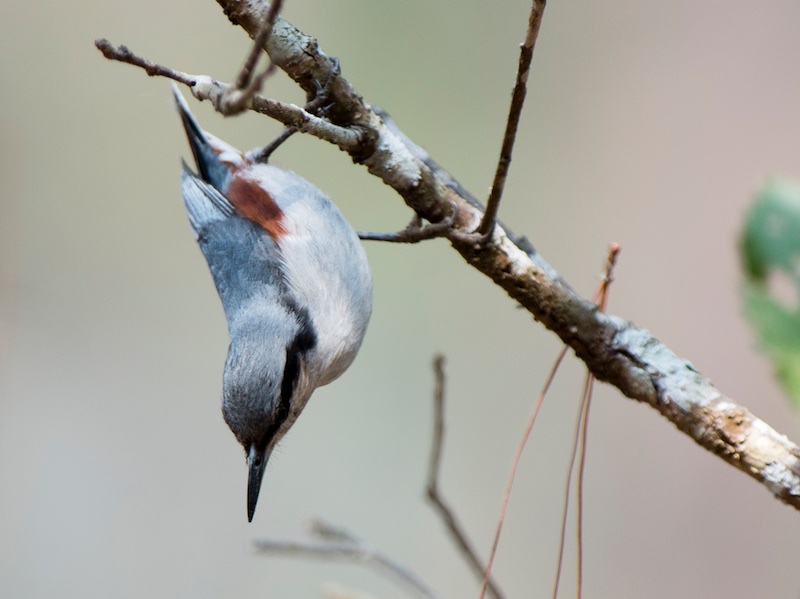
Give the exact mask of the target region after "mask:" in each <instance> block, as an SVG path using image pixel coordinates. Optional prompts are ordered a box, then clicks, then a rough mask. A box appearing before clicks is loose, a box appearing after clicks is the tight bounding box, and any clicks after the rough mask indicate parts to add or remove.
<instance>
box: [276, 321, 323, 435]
mask: <svg viewBox="0 0 800 599" xmlns="http://www.w3.org/2000/svg"><path fill="white" fill-rule="evenodd" d="M292 308H293V309H294V311H295V314H296V315H297V317H298V321H299V322H300V330H299V331H298V333H297V335H295V337H294V339H293V340H292V342H291V343H290V344H289V345H288V346H287V348H286V363H285V365H284V367H283V379H282V380H281V396H280V401H279V403H278V405H277V408H276V414H275V416H276V417H275V420H274V422H273V425H272V426H271V427H270V430H269V431H267V434H266V435H265V439H266V441H267V442H268V441H269V440H270V439H272V437H274V436H275V434H276V433H277V432H278V430H280V428H281V426H283V423H284V422H286V419H287V418H288V417H289V413H290V411H291V408H292V396H293V395H294V392H295V388H296V387H297V381H298V380H299V379H300V368H301V365H302V364H301V360H302V359H303V357H304V356H305V354H306V353H307V352H308V351H309V350H311V349H313V348H314V346H315V345H316V344H317V335H316V332H315V331H314V327H313V325H312V323H311V319H310V318H309V316H308V312H306V311H305V310H298V309H297V308H296V307H295V306H292Z"/></svg>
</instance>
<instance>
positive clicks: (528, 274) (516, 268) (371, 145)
mask: <svg viewBox="0 0 800 599" xmlns="http://www.w3.org/2000/svg"><path fill="white" fill-rule="evenodd" d="M217 2H218V3H219V4H220V5H221V6H222V8H223V10H224V11H225V14H226V15H227V16H228V18H229V19H230V20H231V21H232V22H233V23H235V24H237V25H240V26H242V27H243V28H244V29H245V30H246V31H247V32H248V33H249V34H250V35H251V37H252V36H255V35H256V34H257V33H258V31H259V28H260V25H261V23H263V22H264V16H265V13H266V11H267V10H268V7H267V4H266V2H263V1H260V0H217ZM265 49H266V50H267V52H268V53H269V55H270V57H271V59H272V61H273V62H274V63H275V64H276V65H278V66H279V67H280V68H281V69H283V70H284V71H285V72H286V73H287V74H288V75H289V76H290V77H291V78H292V79H294V80H295V81H297V83H298V84H299V85H300V86H301V87H303V89H305V90H306V91H307V93H309V94H312V93H315V91H316V89H317V86H318V83H317V82H319V81H325V80H326V79H327V77H328V76H331V74H332V73H334V71H335V66H336V63H335V61H334V60H333V59H331V58H329V57H328V56H326V55H325V54H324V53H323V52H321V51H320V50H319V47H318V44H317V42H316V40H314V39H313V38H311V37H310V36H307V35H305V34H304V33H302V32H301V31H299V30H298V29H297V28H295V27H294V26H293V25H291V24H289V23H288V22H287V21H286V20H285V19H283V18H282V17H281V16H278V17H277V18H276V20H275V24H274V25H273V29H272V34H271V35H270V36H269V39H268V41H267V43H266V47H265ZM219 85H221V84H218V83H217V82H214V81H213V80H212V79H211V78H210V77H206V78H202V79H201V78H197V79H196V81H195V85H194V87H193V93H195V95H196V96H198V97H200V96H202V95H203V94H200V95H198V93H199V92H198V89H197V88H203V87H204V86H206V87H208V86H212V87H214V86H219ZM212 91H213V90H212ZM329 94H330V100H331V107H330V109H329V110H328V111H326V116H327V117H328V120H329V121H330V122H327V121H326V120H325V119H319V118H318V117H313V115H309V114H308V113H306V112H305V111H303V110H302V109H300V108H298V107H296V106H294V107H293V106H292V105H287V104H282V103H280V102H274V101H272V100H269V101H267V100H266V99H264V101H265V102H268V103H274V104H270V106H271V108H270V109H269V111H267V110H263V111H264V112H265V113H266V114H270V112H272V114H270V116H274V118H278V120H280V121H281V122H282V123H284V124H288V123H287V120H291V119H289V114H293V115H295V116H296V117H297V118H298V119H299V120H300V121H301V126H297V125H295V124H293V123H292V124H288V126H293V127H296V128H297V129H300V130H301V131H306V132H309V133H312V134H313V135H317V136H319V137H320V138H322V139H325V140H326V141H329V142H332V143H336V144H337V145H339V147H341V148H342V149H343V150H345V151H347V152H348V153H349V154H350V155H351V156H352V158H353V160H354V161H355V162H357V163H360V164H364V165H365V166H366V167H367V169H368V170H369V172H370V173H372V174H373V175H375V176H377V177H380V178H381V179H382V180H383V181H384V182H385V183H386V184H387V185H389V186H391V187H392V188H393V189H395V190H396V191H397V192H398V193H399V194H400V195H401V196H402V198H403V199H404V201H405V202H406V204H408V206H410V207H411V208H412V209H413V210H414V211H415V212H416V213H417V214H419V215H420V216H421V217H423V218H425V219H427V220H428V221H430V222H431V223H438V222H440V221H442V220H444V219H446V218H447V216H448V215H449V214H452V210H453V205H455V206H456V207H457V210H458V212H457V215H458V216H457V218H456V219H455V222H454V224H453V229H454V231H459V232H460V233H462V234H461V235H455V234H450V235H448V239H449V240H450V243H451V244H452V246H453V248H454V249H455V250H456V251H458V252H459V253H460V254H461V255H462V256H463V258H464V259H465V260H466V261H467V262H468V263H469V264H470V265H472V266H473V267H474V268H476V269H478V270H479V271H480V272H482V273H484V274H485V275H486V276H487V277H489V278H490V279H491V280H492V281H493V282H494V283H495V284H497V285H499V286H500V287H501V288H503V289H504V290H505V291H506V292H507V293H508V294H509V295H510V296H511V297H512V298H513V299H514V300H516V301H517V302H518V303H519V304H520V305H521V306H522V307H524V308H525V309H526V310H528V311H529V312H530V313H531V315H532V316H533V317H534V318H535V319H536V320H538V321H539V322H541V323H542V324H543V325H544V326H546V327H547V328H548V329H550V330H551V331H553V332H554V333H556V334H557V335H558V336H559V337H560V338H561V339H562V340H563V341H564V342H565V343H566V344H567V345H569V346H570V347H571V348H572V349H573V350H574V351H575V354H576V355H577V356H578V358H580V359H581V360H583V361H584V362H585V363H586V365H587V367H588V368H589V369H590V370H591V372H592V373H593V374H594V376H596V377H597V379H598V380H601V381H605V382H607V383H610V384H612V385H614V386H615V387H617V388H618V389H619V390H620V391H622V392H623V393H624V394H625V395H627V396H628V397H630V398H633V399H636V400H637V401H641V402H644V403H647V404H648V405H650V406H652V407H653V408H655V409H656V410H658V412H660V413H661V414H662V415H664V416H665V417H666V418H667V419H669V420H670V421H671V422H673V423H674V424H675V426H677V427H678V429H680V430H681V431H683V432H685V433H686V434H687V435H689V436H690V437H691V438H692V439H694V440H695V441H697V443H699V444H700V445H701V446H703V447H704V448H706V449H707V450H709V451H711V452H713V453H715V454H717V455H719V456H720V457H721V458H723V459H724V460H725V461H727V462H728V463H729V464H731V465H733V466H735V467H736V468H738V469H740V470H741V471H743V472H745V473H747V474H748V475H749V476H751V477H753V478H754V479H756V480H757V481H759V482H761V483H762V484H764V485H765V486H766V487H767V488H768V489H769V490H770V491H771V492H772V493H773V494H774V495H775V496H776V497H778V498H779V499H781V500H782V501H784V502H786V503H788V504H790V505H792V506H794V507H795V508H796V509H800V448H798V446H797V445H796V444H795V443H793V442H791V441H789V439H787V438H786V437H785V436H784V435H781V434H779V433H778V432H776V431H775V430H774V429H772V428H771V427H770V426H769V425H767V424H766V423H765V422H763V421H762V420H760V419H758V418H756V417H755V416H754V415H753V414H751V413H750V412H749V411H748V410H747V409H746V408H744V407H742V406H739V405H737V404H736V403H734V402H733V401H732V400H731V399H730V398H728V397H727V396H725V395H724V394H723V393H721V392H720V391H719V390H717V389H716V388H715V387H714V386H713V385H712V384H711V382H710V381H709V380H708V379H706V378H705V377H703V376H702V375H701V374H700V373H698V372H697V371H696V370H695V369H694V367H693V366H692V365H691V364H690V363H689V362H687V361H686V360H683V359H681V358H679V357H678V356H676V355H675V354H674V353H673V352H672V351H671V350H670V349H669V348H667V347H666V346H665V345H663V344H662V343H661V342H659V341H658V340H657V339H656V338H655V337H654V336H653V335H652V334H651V333H649V332H648V331H646V330H644V329H640V328H638V327H636V326H634V325H633V324H632V323H630V322H628V321H626V320H623V319H621V318H618V317H614V316H608V315H605V314H603V313H601V312H600V311H599V310H598V309H597V307H596V306H595V305H594V304H593V303H591V302H589V301H587V300H586V299H584V298H582V297H580V296H579V295H578V294H576V293H575V292H574V291H573V290H572V289H571V288H570V286H569V285H568V284H567V283H566V282H565V281H564V280H563V279H562V278H561V277H560V276H559V275H558V273H557V272H556V271H555V270H554V269H553V268H552V267H551V266H550V265H549V264H548V263H547V262H546V261H545V260H544V259H543V258H542V257H541V256H540V255H539V254H538V253H536V252H535V251H533V250H532V248H531V251H529V252H528V251H527V250H526V251H523V250H522V249H520V247H518V246H517V245H516V244H515V243H514V240H512V238H510V237H509V234H508V233H507V232H506V230H505V229H504V228H503V227H502V226H496V227H495V228H494V229H493V231H492V233H491V236H490V238H489V239H488V242H487V243H481V241H482V240H481V236H480V235H470V234H471V233H472V232H473V231H475V230H476V229H477V227H478V225H479V223H480V222H481V221H482V220H483V217H484V211H483V210H482V208H481V207H480V206H479V205H476V204H477V203H473V202H471V201H470V200H469V199H468V198H467V197H465V196H462V195H460V194H459V193H458V192H457V190H456V189H457V188H456V187H454V186H452V185H451V183H452V181H453V180H454V179H453V178H452V177H446V176H444V175H443V171H442V170H439V171H435V170H434V169H432V168H431V166H430V165H429V164H427V163H426V162H425V161H423V160H422V159H420V158H419V157H418V156H417V155H415V153H414V151H413V149H412V148H411V147H410V146H407V145H406V144H405V143H404V141H403V138H402V137H401V136H398V135H397V134H396V133H395V132H393V131H392V130H391V129H390V128H389V127H387V126H386V124H385V123H383V122H382V120H381V118H380V117H379V116H378V114H376V113H375V112H374V111H373V110H371V108H370V107H369V106H368V105H367V104H365V103H364V101H363V99H362V98H361V96H359V95H358V93H357V92H356V91H355V90H354V89H353V87H352V86H351V85H350V83H349V82H348V81H347V80H345V79H344V77H343V76H341V75H340V74H338V73H334V75H333V80H332V81H331V83H330V86H329ZM211 95H212V94H210V93H209V97H211ZM258 99H259V97H256V98H254V99H253V108H257V100H258ZM259 102H260V100H259ZM278 108H280V109H281V110H278ZM284 111H285V112H284ZM279 114H280V115H281V116H278V115H279ZM315 118H318V120H319V121H321V123H318V122H316V121H315V120H314V119H315ZM312 123H313V124H314V126H313V127H312ZM322 123H325V126H323V124H322Z"/></svg>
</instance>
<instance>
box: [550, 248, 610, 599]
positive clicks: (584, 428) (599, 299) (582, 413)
mask: <svg viewBox="0 0 800 599" xmlns="http://www.w3.org/2000/svg"><path fill="white" fill-rule="evenodd" d="M620 250H621V248H620V246H619V245H618V244H616V243H612V244H611V245H610V246H609V248H608V256H607V258H606V265H605V269H604V272H603V278H602V279H601V280H600V284H599V285H598V288H597V291H595V294H594V297H593V300H594V302H595V303H596V304H597V306H598V307H599V308H600V310H601V311H605V308H606V304H607V301H608V289H609V287H610V285H611V283H612V281H613V280H614V279H613V276H614V267H615V266H616V263H617V257H618V256H619V252H620ZM594 380H595V379H594V376H593V375H592V373H591V372H587V373H586V378H585V380H584V383H583V393H582V395H581V404H580V410H579V411H578V419H577V421H576V426H575V434H574V439H575V442H574V443H573V444H572V455H571V456H570V461H569V468H568V472H567V484H566V489H565V491H564V511H563V513H562V515H561V537H560V542H559V548H558V561H557V564H556V580H555V584H554V585H553V599H556V597H557V596H558V585H559V582H560V581H561V568H562V565H563V560H564V545H565V543H566V533H567V516H568V514H569V497H570V489H571V484H572V472H573V471H574V469H575V459H576V457H577V454H578V446H579V445H580V458H579V460H578V497H577V503H578V506H577V507H578V516H577V542H578V548H577V551H578V559H577V578H578V582H577V594H578V597H580V596H581V592H582V584H583V483H584V476H583V475H584V471H585V467H586V447H587V435H588V432H589V407H590V405H591V400H592V393H593V390H594Z"/></svg>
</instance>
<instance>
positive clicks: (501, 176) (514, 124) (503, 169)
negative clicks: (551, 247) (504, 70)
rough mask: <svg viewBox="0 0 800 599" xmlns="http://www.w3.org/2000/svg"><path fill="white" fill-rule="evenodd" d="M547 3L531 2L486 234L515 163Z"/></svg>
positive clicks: (482, 230)
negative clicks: (520, 128) (518, 132)
mask: <svg viewBox="0 0 800 599" xmlns="http://www.w3.org/2000/svg"><path fill="white" fill-rule="evenodd" d="M546 4H547V0H533V2H532V3H531V14H530V16H529V17H528V32H527V33H526V34H525V41H524V42H523V43H522V44H521V46H520V52H519V63H518V65H517V79H516V82H515V83H514V91H513V92H512V94H511V107H510V108H509V110H508V120H507V121H506V131H505V134H504V135H503V145H502V146H501V148H500V159H499V160H498V161H497V169H496V170H495V173H494V181H493V182H492V190H491V192H490V193H489V199H488V200H487V201H486V212H485V213H484V215H483V220H481V225H480V227H478V233H480V234H481V235H483V236H488V235H489V234H490V233H491V232H492V229H493V228H494V223H495V219H496V218H497V211H498V210H499V209H500V200H501V199H502V197H503V189H504V188H505V185H506V177H507V176H508V168H509V167H510V166H511V154H512V152H513V151H514V142H515V141H516V139H517V128H518V127H519V119H520V116H521V115H522V107H523V106H524V104H525V95H526V93H527V91H528V86H527V84H528V73H529V72H530V70H531V60H532V59H533V49H534V47H535V46H536V38H537V37H538V36H539V27H540V25H541V24H542V15H543V14H544V7H545V5H546Z"/></svg>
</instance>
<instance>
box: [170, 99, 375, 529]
mask: <svg viewBox="0 0 800 599" xmlns="http://www.w3.org/2000/svg"><path fill="white" fill-rule="evenodd" d="M175 102H176V104H177V107H178V111H179V113H180V116H181V119H182V120H183V126H184V128H185V129H186V135H187V136H188V138H189V145H190V146H191V148H192V154H193V155H194V159H195V162H196V163H197V170H198V173H197V174H195V173H194V172H192V171H191V170H190V169H189V167H188V166H186V163H184V168H183V174H182V177H181V187H182V190H183V199H184V202H185V204H186V209H187V211H188V213H189V221H190V223H191V225H192V229H194V233H195V237H196V239H197V243H198V244H199V245H200V249H201V250H202V251H203V254H204V255H205V257H206V261H207V262H208V267H209V268H210V269H211V275H212V276H213V278H214V283H215V284H216V286H217V292H218V293H219V296H220V299H221V300H222V307H223V308H224V310H225V317H226V319H227V321H228V333H229V335H230V347H229V349H228V358H227V360H226V362H225V372H224V375H223V379H222V414H223V416H224V418H225V422H227V423H228V426H229V427H230V429H231V431H233V434H234V435H236V439H237V440H238V441H239V443H241V444H242V446H243V447H244V450H245V454H246V455H247V462H248V468H249V474H248V481H247V519H248V520H249V521H252V520H253V513H254V512H255V509H256V502H257V501H258V492H259V489H260V488H261V480H262V478H263V476H264V470H265V468H266V465H267V460H268V458H269V456H270V453H271V452H272V450H273V449H274V448H275V445H276V444H277V443H278V441H280V439H281V437H283V436H284V435H285V434H286V432H287V431H288V430H289V428H290V427H291V426H292V424H293V423H294V422H295V420H296V419H297V417H298V416H299V415H300V412H301V411H302V410H303V408H304V407H305V405H306V403H307V402H308V399H309V397H310V396H311V394H312V393H313V392H314V390H315V389H316V388H317V387H320V386H322V385H326V384H328V383H330V382H331V381H333V380H335V379H336V378H338V377H339V376H340V375H341V374H342V373H343V372H344V371H345V370H346V369H347V368H348V366H350V364H351V363H352V362H353V359H354V358H355V357H356V354H357V353H358V349H359V347H360V346H361V341H362V340H363V338H364V333H365V332H366V329H367V323H368V322H369V317H370V314H371V312H372V277H371V275H370V270H369V265H368V264H367V257H366V254H365V252H364V248H363V247H362V246H361V243H360V241H359V239H358V236H357V235H356V233H355V231H353V229H352V227H351V226H350V224H349V223H348V222H347V221H346V220H345V218H344V217H343V216H342V214H341V213H340V212H339V210H338V209H337V208H336V206H334V204H333V203H332V202H331V201H330V200H329V199H328V198H327V197H326V196H325V195H324V194H323V193H322V192H321V191H320V190H319V189H317V188H316V187H314V186H313V185H312V184H311V183H309V182H308V181H306V180H305V179H303V178H301V177H300V176H298V175H296V174H295V173H293V172H291V171H289V170H286V169H283V168H280V167H277V166H273V165H270V164H261V163H259V162H257V161H256V160H255V159H254V156H256V155H257V151H256V150H253V151H252V152H250V153H247V154H245V153H243V152H241V151H239V150H237V149H236V148H234V147H233V146H230V145H228V144H227V143H225V142H223V141H221V140H219V139H217V138H216V137H214V136H213V135H210V134H209V133H206V132H204V131H203V130H202V129H200V126H199V125H198V124H197V121H195V119H194V117H193V116H192V115H191V113H190V112H189V109H188V107H187V105H186V102H185V100H184V99H183V97H182V96H181V95H180V93H179V92H178V91H177V89H176V90H175Z"/></svg>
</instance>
